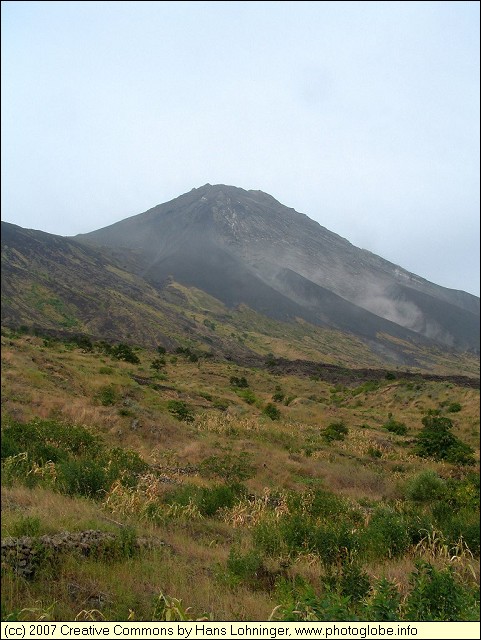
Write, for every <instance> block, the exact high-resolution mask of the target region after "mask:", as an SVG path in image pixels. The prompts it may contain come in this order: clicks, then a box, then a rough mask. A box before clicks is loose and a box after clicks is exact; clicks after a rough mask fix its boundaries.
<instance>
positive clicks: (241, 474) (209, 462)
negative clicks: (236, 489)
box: [199, 451, 255, 482]
mask: <svg viewBox="0 0 481 640" xmlns="http://www.w3.org/2000/svg"><path fill="white" fill-rule="evenodd" d="M251 457H252V456H251V455H250V454H248V453H247V452H245V451H243V452H241V453H239V454H234V453H226V454H224V455H222V456H209V457H208V458H206V459H205V460H203V461H202V462H201V463H200V465H199V471H200V474H201V475H203V476H206V477H208V478H213V477H217V478H221V479H222V480H225V481H226V482H242V481H243V480H248V479H249V478H252V477H253V475H254V473H255V467H254V466H253V465H252V463H251Z"/></svg>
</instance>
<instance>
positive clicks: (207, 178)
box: [1, 2, 480, 295]
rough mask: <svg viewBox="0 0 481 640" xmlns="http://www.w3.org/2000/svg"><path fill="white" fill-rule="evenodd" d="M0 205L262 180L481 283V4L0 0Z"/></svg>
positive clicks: (109, 203) (163, 196) (25, 211)
mask: <svg viewBox="0 0 481 640" xmlns="http://www.w3.org/2000/svg"><path fill="white" fill-rule="evenodd" d="M1 24H2V218H3V219H4V220H6V221H9V222H13V223H15V224H19V225H21V226H23V227H29V228H34V229H41V230H43V231H48V232H50V233H57V234H60V235H74V234H77V233H81V232H86V231H92V230H94V229H98V228H100V227H103V226H106V225H108V224H111V223H113V222H116V221H118V220H121V219H123V218H126V217H128V216H130V215H134V214H137V213H141V212H142V211H145V210H146V209H149V208H151V207H153V206H155V205H156V204H160V203H162V202H166V201H167V200H171V199H172V198H174V197H176V196H178V195H180V194H182V193H185V192H186V191H190V189H192V188H193V187H199V186H201V185H203V184H205V183H206V182H210V183H211V184H216V183H224V184H230V185H235V186H238V187H242V188H244V189H261V190H262V191H266V192H268V193H270V194H271V195H273V196H274V197H275V198H277V199H278V200H280V201H281V202H282V203H283V204H286V205H287V206H290V207H294V208H295V209H296V210H297V211H300V212H302V213H305V214H307V215H308V216H309V217H311V218H313V219H315V220H317V221H318V222H319V223H320V224H322V225H323V226H325V227H327V228H328V229H330V230H331V231H334V232H336V233H338V234H340V235H341V236H343V237H345V238H347V239H348V240H350V241H351V242H352V243H353V244H355V245H357V246H359V247H362V248H365V249H369V250H371V251H373V252H374V253H377V254H379V255H381V256H383V257H384V258H386V259H388V260H391V261H392V262H395V263H396V264H399V265H401V266H402V267H404V268H406V269H408V270H410V271H413V272H414V273H416V274H418V275H421V276H423V277H425V278H427V279H428V280H431V281H433V282H436V283H437V284H441V285H444V286H447V287H451V288H455V289H463V290H465V291H469V292H471V293H474V294H476V295H479V272H480V269H479V206H480V204H479V139H480V132H479V118H480V115H479V87H480V85H479V4H478V2H2V23H1Z"/></svg>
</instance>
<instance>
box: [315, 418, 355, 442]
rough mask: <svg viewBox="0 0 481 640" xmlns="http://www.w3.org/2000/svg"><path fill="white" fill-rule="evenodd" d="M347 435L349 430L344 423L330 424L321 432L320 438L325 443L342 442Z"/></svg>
mask: <svg viewBox="0 0 481 640" xmlns="http://www.w3.org/2000/svg"><path fill="white" fill-rule="evenodd" d="M348 433H349V429H348V428H347V427H346V425H345V424H344V422H342V421H341V422H331V424H330V425H329V426H327V427H326V428H325V429H324V430H323V431H322V432H321V436H322V437H323V438H324V440H325V441H326V442H332V441H334V440H344V438H345V437H346V435H347V434H348Z"/></svg>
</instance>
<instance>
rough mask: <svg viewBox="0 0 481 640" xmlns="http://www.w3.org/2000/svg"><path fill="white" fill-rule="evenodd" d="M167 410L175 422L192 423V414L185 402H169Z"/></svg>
mask: <svg viewBox="0 0 481 640" xmlns="http://www.w3.org/2000/svg"><path fill="white" fill-rule="evenodd" d="M167 409H168V410H169V413H171V414H172V415H173V416H174V417H175V418H177V420H180V421H181V422H193V421H194V414H193V412H192V410H191V409H190V408H189V407H188V406H187V404H186V403H185V402H182V401H181V400H169V402H168V403H167Z"/></svg>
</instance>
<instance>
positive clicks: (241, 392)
mask: <svg viewBox="0 0 481 640" xmlns="http://www.w3.org/2000/svg"><path fill="white" fill-rule="evenodd" d="M235 392H236V393H237V395H238V396H239V398H242V399H243V400H244V401H245V402H247V404H255V403H256V402H257V398H256V396H255V395H254V393H253V391H251V389H236V390H235Z"/></svg>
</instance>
